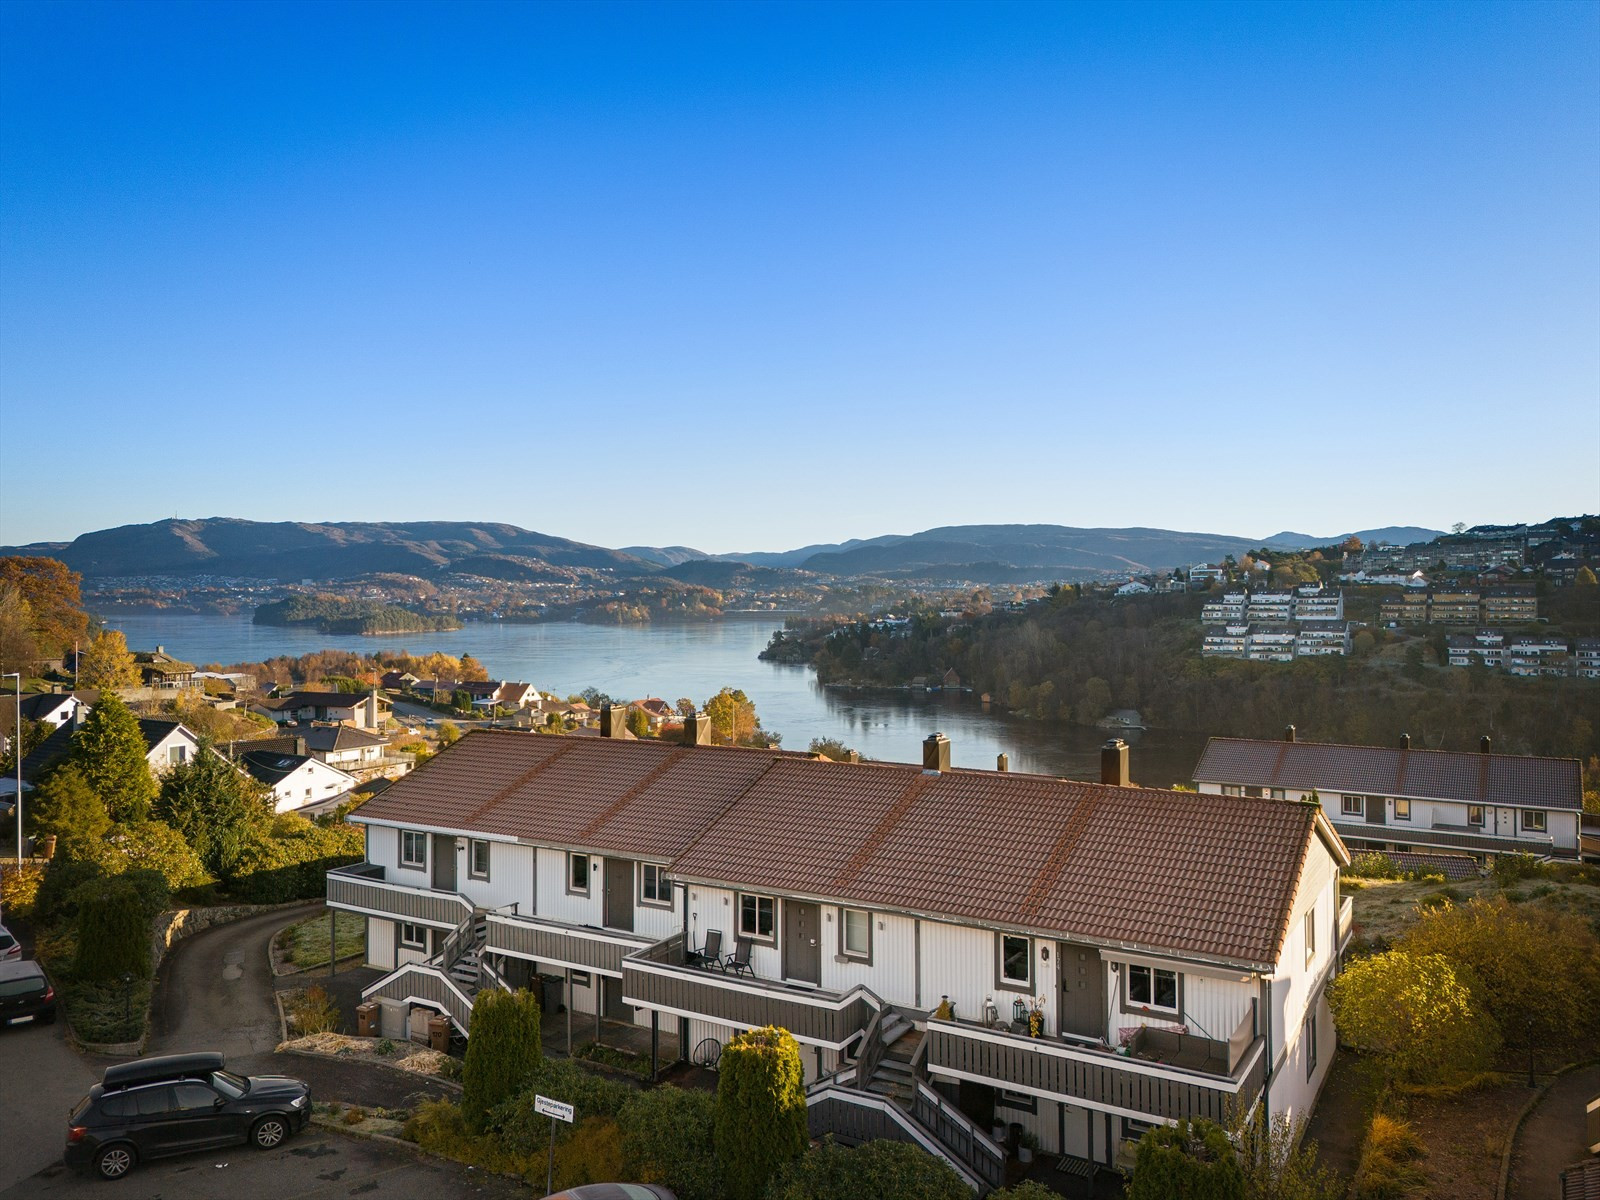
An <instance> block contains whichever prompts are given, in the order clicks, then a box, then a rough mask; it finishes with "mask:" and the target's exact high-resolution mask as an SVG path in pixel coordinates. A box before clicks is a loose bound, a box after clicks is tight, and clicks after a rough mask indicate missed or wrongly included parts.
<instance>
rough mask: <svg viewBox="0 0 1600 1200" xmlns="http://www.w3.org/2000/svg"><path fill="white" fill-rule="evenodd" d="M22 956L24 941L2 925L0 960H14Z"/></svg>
mask: <svg viewBox="0 0 1600 1200" xmlns="http://www.w3.org/2000/svg"><path fill="white" fill-rule="evenodd" d="M21 957H22V943H21V942H19V941H17V936H16V934H14V933H12V932H11V930H9V929H7V928H6V927H5V926H4V925H0V962H14V961H15V960H17V959H19V958H21Z"/></svg>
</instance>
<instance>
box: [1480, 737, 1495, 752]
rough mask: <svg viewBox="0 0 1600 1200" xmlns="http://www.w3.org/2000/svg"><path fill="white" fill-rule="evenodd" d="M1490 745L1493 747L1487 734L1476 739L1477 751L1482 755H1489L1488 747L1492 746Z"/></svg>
mask: <svg viewBox="0 0 1600 1200" xmlns="http://www.w3.org/2000/svg"><path fill="white" fill-rule="evenodd" d="M1492 745H1494V742H1493V741H1492V740H1491V739H1490V737H1489V735H1488V734H1487V733H1486V734H1484V735H1483V736H1482V737H1481V738H1479V739H1478V750H1479V752H1480V753H1483V754H1488V753H1490V749H1489V747H1490V746H1492Z"/></svg>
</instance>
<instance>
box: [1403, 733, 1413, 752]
mask: <svg viewBox="0 0 1600 1200" xmlns="http://www.w3.org/2000/svg"><path fill="white" fill-rule="evenodd" d="M1400 749H1402V750H1409V749H1411V735H1410V734H1409V733H1402V734H1401V735H1400Z"/></svg>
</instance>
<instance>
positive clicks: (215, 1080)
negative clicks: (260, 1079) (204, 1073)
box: [211, 1071, 250, 1100]
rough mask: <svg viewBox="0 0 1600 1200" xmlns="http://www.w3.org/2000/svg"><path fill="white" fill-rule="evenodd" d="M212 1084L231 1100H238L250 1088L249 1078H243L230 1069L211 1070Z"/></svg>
mask: <svg viewBox="0 0 1600 1200" xmlns="http://www.w3.org/2000/svg"><path fill="white" fill-rule="evenodd" d="M211 1086H212V1087H214V1088H216V1089H217V1091H219V1092H221V1093H222V1094H223V1095H224V1096H226V1097H227V1098H228V1099H229V1100H237V1099H238V1098H239V1097H240V1096H242V1095H244V1094H245V1093H246V1092H248V1091H249V1090H250V1084H249V1081H248V1080H244V1079H241V1078H239V1076H237V1075H235V1074H233V1073H232V1072H230V1071H213V1072H211Z"/></svg>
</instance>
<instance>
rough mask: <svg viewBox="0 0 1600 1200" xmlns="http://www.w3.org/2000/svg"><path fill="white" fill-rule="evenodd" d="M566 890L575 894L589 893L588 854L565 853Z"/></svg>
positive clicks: (584, 894) (583, 894) (585, 894)
mask: <svg viewBox="0 0 1600 1200" xmlns="http://www.w3.org/2000/svg"><path fill="white" fill-rule="evenodd" d="M567 891H568V892H570V893H572V894H573V895H575V896H587V895H588V894H589V856H588V855H587V854H569V855H567Z"/></svg>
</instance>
